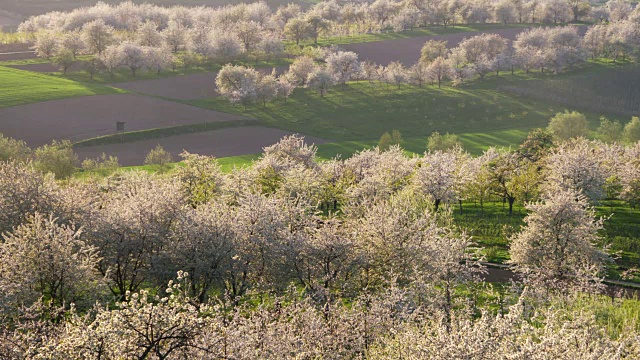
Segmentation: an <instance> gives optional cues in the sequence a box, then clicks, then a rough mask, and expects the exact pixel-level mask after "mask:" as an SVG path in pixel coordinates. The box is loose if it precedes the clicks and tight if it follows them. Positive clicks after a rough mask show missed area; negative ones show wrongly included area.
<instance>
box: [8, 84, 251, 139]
mask: <svg viewBox="0 0 640 360" xmlns="http://www.w3.org/2000/svg"><path fill="white" fill-rule="evenodd" d="M238 119H244V117H242V116H239V115H232V114H226V113H222V112H218V111H213V110H207V109H201V108H197V107H193V106H189V105H184V104H179V103H175V102H171V101H166V100H161V99H157V98H152V97H147V96H143V95H134V94H123V95H96V96H85V97H79V98H73V99H64V100H54V101H47V102H41V103H36V104H29V105H20V106H14V107H9V108H3V109H0V133H3V134H4V135H5V136H10V137H13V138H16V139H21V140H24V141H25V142H26V143H27V144H28V145H29V146H40V145H43V144H47V143H50V142H51V141H52V140H54V139H57V140H60V139H68V140H71V141H74V142H75V141H79V140H84V139H88V138H92V137H96V136H101V135H108V134H113V133H115V132H116V122H118V121H124V122H126V125H125V130H126V131H135V130H144V129H154V128H161V127H169V126H176V125H187V124H196V123H204V122H216V121H230V120H238Z"/></svg>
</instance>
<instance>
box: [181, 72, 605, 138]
mask: <svg viewBox="0 0 640 360" xmlns="http://www.w3.org/2000/svg"><path fill="white" fill-rule="evenodd" d="M185 103H187V104H190V105H194V106H200V107H204V108H208V109H214V110H218V111H223V112H229V113H235V114H241V115H245V116H248V117H251V118H256V119H260V120H262V121H263V122H264V123H265V124H266V125H267V126H272V127H276V128H281V129H285V130H290V131H294V132H299V133H304V134H309V135H314V136H318V137H321V138H325V139H330V140H333V141H353V140H358V141H368V140H369V141H370V140H376V141H377V140H378V139H379V138H380V136H381V135H382V134H383V133H384V132H385V131H390V130H392V129H397V130H399V131H400V132H401V133H402V134H404V136H405V137H407V138H415V137H426V136H429V135H430V134H431V133H432V132H434V131H439V132H441V133H445V132H449V133H456V134H469V133H471V134H477V135H476V136H469V137H468V141H469V142H470V143H471V142H478V143H481V144H488V143H489V142H491V141H495V140H498V141H499V143H498V144H496V145H509V144H513V143H512V142H510V141H500V139H499V137H498V138H497V137H493V138H491V135H488V136H486V137H485V139H482V138H483V137H484V136H482V135H481V134H482V133H487V132H496V131H514V130H516V131H521V130H522V131H527V130H529V129H532V128H535V127H544V126H546V125H547V123H548V121H549V118H550V117H551V116H553V115H554V114H555V113H556V112H559V111H562V110H563V109H564V108H563V107H562V106H549V105H548V104H545V103H543V102H539V101H534V100H529V99H527V98H524V97H519V96H514V95H510V94H505V93H501V92H498V91H496V90H491V89H488V88H482V87H481V86H470V87H467V88H452V87H443V88H442V89H438V88H437V87H434V86H425V87H423V88H418V87H414V86H408V85H403V86H402V87H401V88H399V89H398V88H397V87H395V86H387V85H384V84H380V83H374V84H370V83H368V82H352V83H348V84H346V85H339V86H336V87H335V88H332V89H331V90H330V91H329V93H328V94H327V95H326V96H325V97H324V98H323V97H320V96H319V95H318V94H317V93H315V92H313V91H311V90H308V89H297V90H296V91H295V92H294V94H293V96H292V97H291V98H290V99H289V100H287V101H286V102H282V101H276V102H273V103H270V104H267V106H266V107H262V106H257V105H256V106H251V107H248V108H247V110H245V109H244V108H243V107H241V106H234V105H231V104H229V103H228V102H227V101H226V100H224V99H222V98H215V99H203V100H194V101H186V102H185ZM588 115H589V117H590V119H591V120H593V121H594V122H595V121H596V120H597V118H598V116H596V115H595V114H588ZM521 135H522V134H521V133H520V132H517V133H516V136H515V138H514V139H518V140H519V139H520V138H521Z"/></svg>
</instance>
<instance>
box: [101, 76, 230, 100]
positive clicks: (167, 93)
mask: <svg viewBox="0 0 640 360" xmlns="http://www.w3.org/2000/svg"><path fill="white" fill-rule="evenodd" d="M217 75H218V73H217V72H205V73H199V74H190V75H182V76H173V77H164V78H158V79H149V80H137V81H129V82H124V83H115V84H112V86H114V87H117V88H120V89H125V90H129V91H135V92H140V93H143V94H150V95H156V96H162V97H166V98H171V99H180V100H195V99H203V98H210V97H214V96H218V93H217V92H216V90H215V89H216V76H217Z"/></svg>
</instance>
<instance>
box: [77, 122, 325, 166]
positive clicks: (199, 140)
mask: <svg viewBox="0 0 640 360" xmlns="http://www.w3.org/2000/svg"><path fill="white" fill-rule="evenodd" d="M290 134H292V133H291V132H288V131H283V130H278V129H273V128H266V127H261V126H247V127H238V128H228V129H220V130H215V131H208V132H201V133H194V134H186V135H177V136H170V137H166V138H162V139H152V140H143V141H136V142H130V143H123V144H110V145H100V146H88V147H84V146H80V147H77V148H76V149H75V151H76V153H77V154H78V157H79V158H80V160H84V159H86V158H97V157H99V156H100V155H101V154H102V153H105V154H107V155H112V156H117V157H118V159H119V161H120V164H121V165H124V166H133V165H142V164H143V163H144V159H145V157H146V155H147V153H148V152H149V151H150V150H151V149H153V148H154V147H155V146H156V145H158V144H160V145H162V147H163V148H164V149H165V150H167V151H168V152H170V153H171V155H173V158H174V159H175V160H178V159H179V156H178V154H180V153H181V152H182V151H183V150H187V151H189V152H190V153H194V154H201V155H212V156H215V157H226V156H236V155H247V154H257V153H261V152H262V148H264V147H265V146H269V145H272V144H274V143H276V142H278V141H279V140H280V139H281V138H282V137H283V136H285V135H290ZM305 138H306V141H307V143H309V144H316V145H317V144H323V143H325V142H326V140H324V139H320V138H317V137H313V136H306V137H305Z"/></svg>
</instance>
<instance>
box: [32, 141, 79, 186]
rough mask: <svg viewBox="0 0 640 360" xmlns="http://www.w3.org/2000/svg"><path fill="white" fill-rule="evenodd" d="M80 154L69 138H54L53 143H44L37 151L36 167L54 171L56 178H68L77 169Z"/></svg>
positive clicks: (43, 170) (49, 171)
mask: <svg viewBox="0 0 640 360" xmlns="http://www.w3.org/2000/svg"><path fill="white" fill-rule="evenodd" d="M77 162H78V156H77V155H76V154H75V153H74V152H73V145H72V144H71V142H70V141H69V140H63V141H57V140H54V141H53V143H51V145H44V146H42V147H39V148H37V149H36V151H35V162H34V165H35V167H36V169H38V170H40V171H42V172H43V173H53V175H54V176H55V178H56V179H66V178H68V177H69V176H71V175H73V173H74V172H75V170H76V167H75V165H76V163H77Z"/></svg>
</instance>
